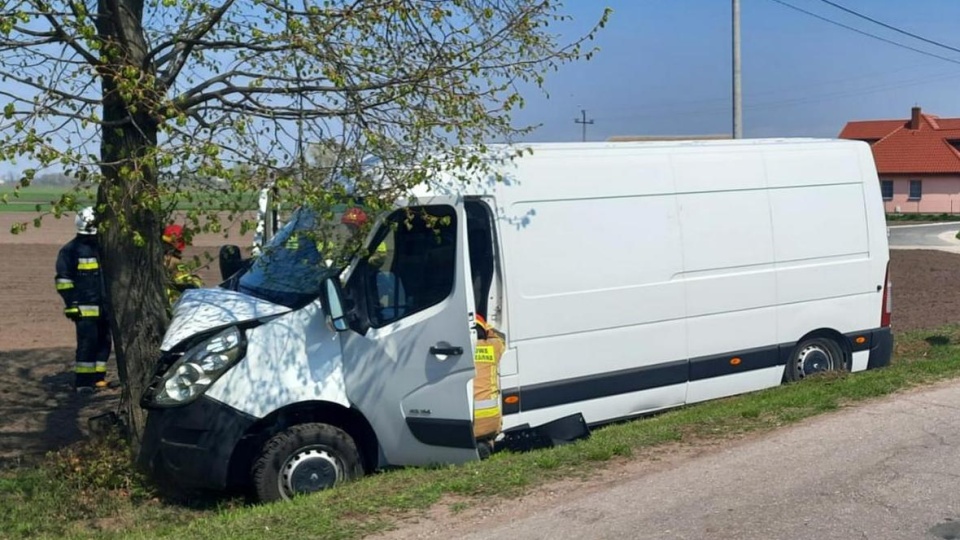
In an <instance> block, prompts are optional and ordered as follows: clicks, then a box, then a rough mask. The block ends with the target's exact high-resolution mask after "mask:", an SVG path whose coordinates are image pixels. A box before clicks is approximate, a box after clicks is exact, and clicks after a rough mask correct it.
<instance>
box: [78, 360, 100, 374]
mask: <svg viewBox="0 0 960 540" xmlns="http://www.w3.org/2000/svg"><path fill="white" fill-rule="evenodd" d="M96 372H97V367H96V364H94V363H93V362H77V373H96Z"/></svg>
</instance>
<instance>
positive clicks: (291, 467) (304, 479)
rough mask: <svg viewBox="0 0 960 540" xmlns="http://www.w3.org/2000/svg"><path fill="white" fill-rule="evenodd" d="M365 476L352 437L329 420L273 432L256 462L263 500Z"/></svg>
mask: <svg viewBox="0 0 960 540" xmlns="http://www.w3.org/2000/svg"><path fill="white" fill-rule="evenodd" d="M361 476H363V466H362V465H361V462H360V452H358V451H357V445H356V444H355V443H354V441H353V439H352V438H351V437H350V435H348V434H347V433H346V432H344V431H343V430H341V429H338V428H336V427H334V426H331V425H328V424H300V425H297V426H293V427H291V428H289V429H287V430H285V431H282V432H280V433H278V434H277V435H274V436H273V437H272V438H271V439H270V440H268V441H267V442H266V444H264V445H263V449H262V450H261V451H260V455H259V457H258V458H257V460H256V461H255V462H254V465H253V487H254V489H255V490H256V494H257V499H258V500H259V501H260V502H271V501H279V500H289V499H292V498H293V497H294V496H296V495H303V494H306V493H314V492H317V491H322V490H324V489H329V488H332V487H333V486H335V485H337V484H341V483H343V482H347V481H350V480H354V479H356V478H359V477H361Z"/></svg>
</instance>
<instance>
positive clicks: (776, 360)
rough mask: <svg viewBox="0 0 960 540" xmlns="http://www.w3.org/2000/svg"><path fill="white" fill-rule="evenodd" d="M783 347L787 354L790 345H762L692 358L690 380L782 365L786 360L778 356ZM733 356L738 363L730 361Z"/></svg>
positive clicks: (732, 359)
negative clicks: (739, 350) (758, 347)
mask: <svg viewBox="0 0 960 540" xmlns="http://www.w3.org/2000/svg"><path fill="white" fill-rule="evenodd" d="M784 348H785V349H786V350H787V351H788V352H787V354H789V351H790V350H791V348H792V346H786V347H783V346H775V347H763V348H760V349H751V350H747V351H743V352H738V353H733V354H718V355H714V356H705V357H703V358H694V359H693V360H691V361H690V380H691V381H702V380H703V379H712V378H713V377H722V376H724V375H733V374H735V373H744V372H746V371H753V370H755V369H765V368H770V367H774V366H782V365H783V364H785V363H786V360H785V359H781V357H780V351H781V350H783V349H784ZM734 358H738V359H739V363H738V364H734V363H732V362H733V361H734Z"/></svg>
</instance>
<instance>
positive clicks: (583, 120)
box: [573, 109, 593, 142]
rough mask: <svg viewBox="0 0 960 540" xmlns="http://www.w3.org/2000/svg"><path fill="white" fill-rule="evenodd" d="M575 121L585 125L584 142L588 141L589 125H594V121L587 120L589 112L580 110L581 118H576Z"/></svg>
mask: <svg viewBox="0 0 960 540" xmlns="http://www.w3.org/2000/svg"><path fill="white" fill-rule="evenodd" d="M573 121H574V122H575V123H577V124H582V125H583V141H584V142H586V141H587V124H593V119H592V118H591V119H590V120H587V111H586V110H584V109H580V118H574V119H573Z"/></svg>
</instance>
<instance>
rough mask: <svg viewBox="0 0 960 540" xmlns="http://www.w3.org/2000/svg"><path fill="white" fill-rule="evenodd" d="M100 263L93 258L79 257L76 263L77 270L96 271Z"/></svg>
mask: <svg viewBox="0 0 960 540" xmlns="http://www.w3.org/2000/svg"><path fill="white" fill-rule="evenodd" d="M98 268H100V263H99V262H97V259H96V258H94V257H81V258H80V259H79V260H78V262H77V270H96V269H98Z"/></svg>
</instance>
